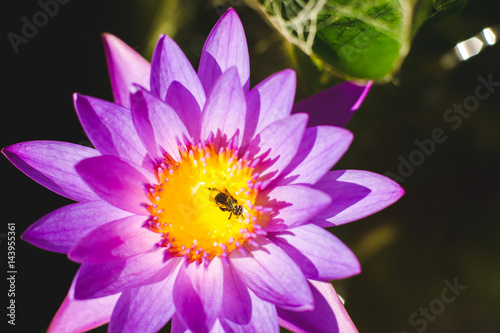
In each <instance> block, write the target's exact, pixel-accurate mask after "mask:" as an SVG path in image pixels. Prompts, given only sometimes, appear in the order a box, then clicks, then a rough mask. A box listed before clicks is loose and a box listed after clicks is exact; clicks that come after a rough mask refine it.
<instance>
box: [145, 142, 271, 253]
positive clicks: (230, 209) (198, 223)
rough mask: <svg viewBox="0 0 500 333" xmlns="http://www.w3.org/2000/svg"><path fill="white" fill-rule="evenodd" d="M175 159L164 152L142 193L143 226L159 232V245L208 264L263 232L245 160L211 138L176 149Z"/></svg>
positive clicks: (252, 177) (255, 188) (252, 179)
mask: <svg viewBox="0 0 500 333" xmlns="http://www.w3.org/2000/svg"><path fill="white" fill-rule="evenodd" d="M179 153H180V161H174V160H173V159H172V158H171V157H170V156H168V155H167V156H166V157H165V161H164V163H161V165H160V166H159V167H158V170H157V172H156V177H157V180H158V184H156V185H154V186H152V187H151V188H150V191H149V193H148V198H149V200H150V201H151V204H150V205H149V206H148V210H149V212H150V214H151V216H150V219H149V228H150V229H151V230H153V231H155V232H158V233H162V234H163V237H164V238H163V243H162V244H161V245H162V246H164V247H166V248H168V249H169V251H170V252H171V253H172V254H174V255H176V256H185V257H186V258H187V259H188V260H189V261H190V262H193V261H198V262H202V261H203V262H205V263H208V262H209V261H210V260H211V259H213V258H214V257H216V256H220V257H222V258H225V257H227V255H228V254H229V253H231V251H233V250H234V249H237V248H240V247H241V246H243V245H244V244H245V243H246V242H250V243H252V242H253V239H254V238H256V237H257V236H258V235H260V234H264V233H265V232H263V230H261V229H262V227H263V225H261V224H262V223H263V222H262V221H264V220H265V219H260V218H259V217H260V216H261V215H263V214H265V213H264V212H263V211H262V207H255V206H254V203H255V199H256V197H257V195H258V191H259V186H258V185H259V184H257V183H258V181H257V176H258V175H257V174H255V173H254V169H255V168H254V167H253V166H251V164H252V163H250V162H251V161H248V160H247V159H246V157H245V156H244V157H241V158H239V157H238V153H237V151H236V150H234V149H232V148H227V147H226V148H221V149H220V150H219V151H218V152H217V151H216V149H215V146H214V144H213V143H207V144H205V145H201V144H199V145H189V146H188V147H186V148H184V147H183V148H180V149H179Z"/></svg>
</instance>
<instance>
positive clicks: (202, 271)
mask: <svg viewBox="0 0 500 333" xmlns="http://www.w3.org/2000/svg"><path fill="white" fill-rule="evenodd" d="M222 277H223V271H222V262H221V260H220V259H219V258H217V257H216V258H214V259H213V260H212V261H211V262H210V264H209V265H208V266H205V265H204V264H201V265H197V264H195V263H191V264H187V266H186V265H183V266H182V267H181V269H180V270H179V274H178V275H177V278H176V280H175V283H174V304H175V307H176V309H177V314H178V315H179V316H180V317H181V318H182V320H183V322H184V323H185V324H186V325H187V326H188V327H189V329H190V330H192V331H194V332H200V333H203V332H209V331H210V328H211V327H212V325H213V324H214V323H215V320H216V319H217V317H218V315H219V312H220V308H221V303H222V286H223V279H222Z"/></svg>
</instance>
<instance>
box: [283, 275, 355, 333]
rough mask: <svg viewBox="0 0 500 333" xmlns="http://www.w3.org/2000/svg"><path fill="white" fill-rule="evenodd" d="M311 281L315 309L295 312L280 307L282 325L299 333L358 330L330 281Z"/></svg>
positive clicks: (341, 332) (339, 332)
mask: <svg viewBox="0 0 500 333" xmlns="http://www.w3.org/2000/svg"><path fill="white" fill-rule="evenodd" d="M310 282H311V285H310V286H311V290H312V293H313V295H314V304H315V307H314V310H313V311H304V312H293V311H287V310H285V309H280V308H278V316H279V317H280V325H281V326H283V327H285V328H286V329H288V330H291V331H293V332H297V333H316V332H317V333H324V332H331V333H344V332H345V333H350V332H352V333H354V332H357V330H356V327H355V326H354V324H353V323H352V321H351V319H350V318H349V315H348V314H347V312H346V311H345V308H344V306H343V305H342V303H341V302H340V299H339V298H338V296H337V293H336V292H335V290H334V289H333V287H332V285H331V284H330V283H329V282H318V281H310Z"/></svg>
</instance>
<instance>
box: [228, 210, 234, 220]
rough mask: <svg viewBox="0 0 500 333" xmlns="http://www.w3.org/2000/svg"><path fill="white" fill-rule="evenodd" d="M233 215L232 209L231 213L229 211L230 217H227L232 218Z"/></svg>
mask: <svg viewBox="0 0 500 333" xmlns="http://www.w3.org/2000/svg"><path fill="white" fill-rule="evenodd" d="M231 216H233V212H232V211H231V213H229V217H228V218H227V219H228V220H230V219H231Z"/></svg>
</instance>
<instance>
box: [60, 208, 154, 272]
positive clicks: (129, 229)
mask: <svg viewBox="0 0 500 333" xmlns="http://www.w3.org/2000/svg"><path fill="white" fill-rule="evenodd" d="M146 219H147V218H146V217H144V216H140V215H133V216H128V217H125V218H123V219H119V220H115V221H112V222H110V223H107V224H105V225H102V226H100V227H98V228H96V229H94V230H92V231H91V232H89V233H88V234H87V235H86V236H85V237H83V238H82V239H81V240H80V241H79V242H78V243H77V244H76V245H75V247H73V248H72V249H71V251H70V252H69V258H70V259H71V260H74V261H76V262H85V263H99V262H107V261H114V260H123V259H127V258H129V257H132V256H135V255H138V254H141V253H145V252H149V251H152V250H153V249H154V248H155V246H156V245H157V244H158V243H159V242H160V240H161V239H162V238H163V237H162V235H161V234H159V233H156V232H153V231H151V230H149V229H148V228H147V227H145V226H144V224H145V221H146Z"/></svg>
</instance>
